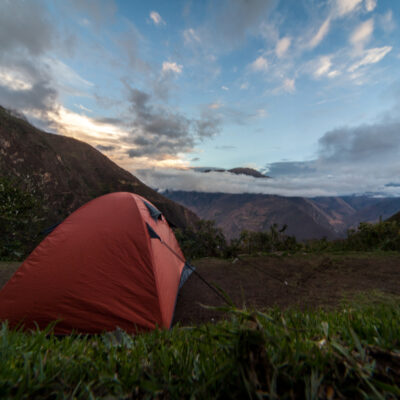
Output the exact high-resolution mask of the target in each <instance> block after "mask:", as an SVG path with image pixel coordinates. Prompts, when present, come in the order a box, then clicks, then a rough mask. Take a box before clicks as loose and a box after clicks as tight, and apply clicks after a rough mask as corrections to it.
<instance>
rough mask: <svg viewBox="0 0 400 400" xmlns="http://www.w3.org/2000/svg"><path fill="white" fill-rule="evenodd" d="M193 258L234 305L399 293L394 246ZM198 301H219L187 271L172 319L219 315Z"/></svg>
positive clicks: (330, 303) (316, 302)
mask: <svg viewBox="0 0 400 400" xmlns="http://www.w3.org/2000/svg"><path fill="white" fill-rule="evenodd" d="M193 264H194V265H195V266H196V268H197V271H198V272H199V273H200V275H201V276H203V277H204V278H205V279H206V280H207V281H208V282H210V283H214V284H216V285H217V286H218V287H220V288H221V289H222V290H223V291H224V292H225V293H226V294H227V295H228V296H229V297H230V299H231V300H232V301H233V302H234V304H235V305H236V306H238V307H242V306H243V305H245V306H246V307H251V308H257V309H259V310H260V309H261V310H263V309H266V308H270V307H279V308H287V307H295V308H301V309H308V308H317V307H323V308H333V307H335V306H337V305H339V304H340V303H341V302H343V301H347V302H351V299H352V298H353V297H354V296H357V295H359V294H360V293H363V294H364V295H365V293H368V292H370V291H375V292H376V293H383V294H387V295H396V296H398V295H400V253H398V252H397V253H389V252H385V253H359V252H358V253H342V254H332V253H329V254H328V253H327V254H295V255H292V256H288V255H286V256H281V255H278V254H276V255H269V256H257V257H249V256H241V257H239V259H238V260H236V261H235V262H232V260H221V259H213V258H203V259H200V260H197V261H196V262H194V263H193ZM376 293H375V294H376ZM201 304H204V305H213V306H216V305H224V302H223V300H222V299H221V298H219V297H218V296H217V294H215V293H214V292H213V291H212V290H211V289H210V288H209V287H207V286H206V285H205V284H204V283H203V282H202V281H201V280H200V279H199V277H197V276H195V275H192V276H191V277H190V278H189V280H188V281H187V282H186V283H185V285H184V286H183V288H182V290H181V292H180V295H179V299H178V302H177V307H176V312H175V322H178V321H179V322H180V323H181V324H183V325H188V324H194V323H199V322H206V321H210V320H212V319H217V318H219V317H221V314H219V313H218V312H216V311H215V310H212V309H207V308H204V307H202V306H201Z"/></svg>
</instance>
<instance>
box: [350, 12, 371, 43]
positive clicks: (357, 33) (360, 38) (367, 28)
mask: <svg viewBox="0 0 400 400" xmlns="http://www.w3.org/2000/svg"><path fill="white" fill-rule="evenodd" d="M373 31H374V20H373V19H372V18H371V19H369V20H367V21H365V22H363V23H362V24H360V25H359V26H358V27H357V28H356V29H355V30H354V31H353V33H352V34H351V36H350V42H351V44H352V45H353V46H355V47H360V48H362V47H363V46H364V45H365V43H367V42H368V41H369V39H370V38H371V35H372V32H373Z"/></svg>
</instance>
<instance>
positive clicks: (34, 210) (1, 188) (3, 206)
mask: <svg viewBox="0 0 400 400" xmlns="http://www.w3.org/2000/svg"><path fill="white" fill-rule="evenodd" d="M42 211H43V208H42V206H41V202H40V200H38V198H36V197H35V196H34V195H33V194H32V193H29V192H27V191H24V190H21V189H20V188H19V187H18V184H17V183H16V182H15V181H11V180H9V179H7V178H0V259H5V260H18V259H21V258H23V257H25V256H26V255H27V254H28V253H29V252H30V251H32V250H33V248H34V247H35V245H36V244H37V241H38V232H40V230H41V229H42V221H43V219H42V218H40V215H41V212H42Z"/></svg>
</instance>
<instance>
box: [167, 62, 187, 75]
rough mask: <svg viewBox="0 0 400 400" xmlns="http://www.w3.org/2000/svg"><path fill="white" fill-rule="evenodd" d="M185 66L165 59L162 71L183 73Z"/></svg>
mask: <svg viewBox="0 0 400 400" xmlns="http://www.w3.org/2000/svg"><path fill="white" fill-rule="evenodd" d="M182 69H183V66H182V65H180V64H177V63H176V62H169V61H164V62H163V64H162V72H163V73H167V72H175V73H176V74H180V73H182Z"/></svg>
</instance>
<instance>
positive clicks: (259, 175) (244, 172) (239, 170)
mask: <svg viewBox="0 0 400 400" xmlns="http://www.w3.org/2000/svg"><path fill="white" fill-rule="evenodd" d="M228 172H231V173H232V174H236V175H249V176H253V177H254V178H269V176H267V175H264V174H262V173H261V172H259V171H257V170H256V169H253V168H242V167H240V168H232V169H228Z"/></svg>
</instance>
